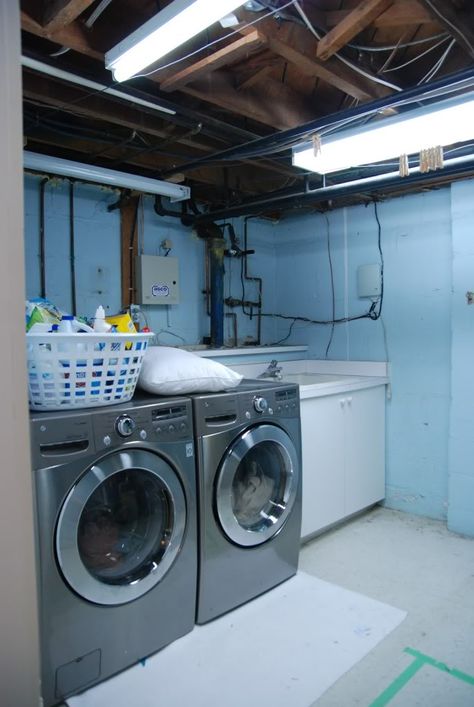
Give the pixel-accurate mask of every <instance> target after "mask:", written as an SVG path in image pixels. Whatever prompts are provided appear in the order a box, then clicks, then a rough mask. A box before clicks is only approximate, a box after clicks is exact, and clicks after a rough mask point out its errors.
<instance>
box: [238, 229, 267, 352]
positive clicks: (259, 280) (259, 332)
mask: <svg viewBox="0 0 474 707" xmlns="http://www.w3.org/2000/svg"><path fill="white" fill-rule="evenodd" d="M249 218H252V217H251V216H246V217H245V219H244V253H243V256H242V257H243V259H244V277H245V279H246V280H247V281H249V282H257V283H258V312H257V346H260V343H261V338H262V288H263V280H262V278H261V277H251V276H250V275H249V274H248V270H247V267H248V260H247V254H248V253H249V250H248V248H247V245H248V237H247V230H248V229H247V222H248V220H249Z"/></svg>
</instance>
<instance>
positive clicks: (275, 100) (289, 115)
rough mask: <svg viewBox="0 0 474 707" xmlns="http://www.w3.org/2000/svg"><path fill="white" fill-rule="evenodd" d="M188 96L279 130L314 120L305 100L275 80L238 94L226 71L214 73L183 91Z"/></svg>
mask: <svg viewBox="0 0 474 707" xmlns="http://www.w3.org/2000/svg"><path fill="white" fill-rule="evenodd" d="M183 91H184V92H185V93H188V94H189V95H191V96H195V97H196V98H199V99H200V100H202V101H206V102H208V103H213V104H214V105H217V106H220V107H221V108H225V109H226V110H228V111H230V112H234V113H239V114H240V115H245V116H246V117H247V118H251V119H252V120H256V121H258V122H260V123H263V124H264V125H271V126H272V127H274V128H278V129H279V130H285V129H286V128H293V127H295V126H296V125H301V124H302V123H307V122H308V121H309V120H312V118H313V117H314V113H313V111H312V110H311V109H310V108H309V106H308V104H307V103H306V101H305V97H304V96H302V95H301V94H300V93H298V92H297V91H295V90H293V89H292V88H290V87H289V86H287V85H286V84H284V83H281V82H280V81H276V80H275V79H270V78H267V80H266V81H265V82H264V83H263V84H259V85H258V87H257V86H252V87H251V88H250V89H247V90H236V89H235V88H234V86H233V83H232V77H231V76H230V75H229V73H228V72H226V71H225V70H223V69H218V70H217V71H214V72H212V73H211V74H210V75H209V76H206V77H204V78H202V79H200V80H199V81H195V82H194V83H192V84H189V85H188V86H185V87H184V88H183Z"/></svg>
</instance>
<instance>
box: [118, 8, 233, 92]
mask: <svg viewBox="0 0 474 707" xmlns="http://www.w3.org/2000/svg"><path fill="white" fill-rule="evenodd" d="M244 2H245V0H174V1H173V2H171V3H170V4H169V5H167V6H166V7H165V8H163V10H161V11H160V12H159V13H158V14H157V15H155V16H154V17H152V18H151V19H150V20H148V22H145V24H144V25H142V26H141V27H139V28H138V29H137V30H136V31H135V32H133V33H132V34H131V35H129V36H128V37H126V38H125V39H124V40H122V41H121V42H119V43H118V44H117V45H116V46H115V47H113V48H112V49H111V50H110V51H108V52H107V53H106V55H105V66H106V68H107V69H110V70H111V71H112V72H113V76H114V79H115V80H116V81H126V80H127V79H129V78H131V77H132V76H134V75H135V74H137V73H138V72H139V71H141V70H142V69H144V68H146V67H147V66H150V64H153V63H154V62H155V61H157V59H160V58H161V57H162V56H165V54H168V53H169V52H170V51H172V50H173V49H176V47H179V46H180V45H181V44H184V42H187V41H188V40H189V39H191V37H194V36H195V35H196V34H199V32H202V31H203V30H205V29H206V28H207V27H209V26H210V25H212V24H214V22H217V21H218V20H220V19H221V17H225V16H226V15H228V14H229V13H230V12H233V11H234V10H235V9H236V8H238V7H240V5H243V4H244Z"/></svg>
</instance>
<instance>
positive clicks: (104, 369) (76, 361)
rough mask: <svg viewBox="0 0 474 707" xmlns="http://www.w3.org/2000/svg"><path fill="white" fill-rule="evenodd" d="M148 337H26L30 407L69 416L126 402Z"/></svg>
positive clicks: (96, 335) (62, 334)
mask: <svg viewBox="0 0 474 707" xmlns="http://www.w3.org/2000/svg"><path fill="white" fill-rule="evenodd" d="M153 336H154V335H153V334H152V333H146V334H145V333H140V334H64V333H53V334H33V333H28V334H27V335H26V348H27V360H28V393H29V399H30V407H31V408H32V409H33V410H69V409H75V408H80V407H98V406H101V405H113V404H115V403H124V402H127V401H128V400H130V399H131V397H132V396H133V393H134V391H135V386H136V384H137V380H138V375H139V373H140V367H141V365H142V361H143V356H144V355H145V351H146V349H147V346H148V342H149V340H150V339H151V338H152V337H153Z"/></svg>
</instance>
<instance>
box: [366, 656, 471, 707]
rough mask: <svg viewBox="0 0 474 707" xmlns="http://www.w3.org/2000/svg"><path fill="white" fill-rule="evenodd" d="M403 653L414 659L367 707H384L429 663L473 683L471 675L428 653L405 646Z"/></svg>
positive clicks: (459, 678) (469, 683)
mask: <svg viewBox="0 0 474 707" xmlns="http://www.w3.org/2000/svg"><path fill="white" fill-rule="evenodd" d="M404 653H408V655H411V656H413V658H414V659H415V660H414V661H413V663H411V664H410V665H409V666H408V668H405V670H404V671H403V672H402V673H400V675H399V676H398V677H396V678H395V680H394V681H393V682H391V683H390V685H389V686H388V687H387V688H385V690H384V691H383V692H382V693H381V694H380V695H379V696H378V697H377V698H376V699H375V700H374V701H373V702H371V704H370V705H369V707H384V706H385V705H386V704H388V703H389V702H390V700H392V699H393V698H394V697H395V695H396V694H397V693H398V692H400V690H401V689H402V688H403V687H405V685H406V684H407V682H409V681H410V680H411V679H412V677H413V676H414V675H416V673H417V672H418V671H419V670H420V669H421V668H423V666H425V665H430V666H431V667H432V668H437V669H438V670H441V671H443V672H444V673H448V674H449V675H452V676H453V677H454V678H457V679H458V680H462V681H463V682H467V683H468V685H474V676H473V675H468V674H467V673H463V672H462V670H458V669H457V668H450V667H449V666H448V665H446V663H442V662H441V661H439V660H435V659H434V658H431V656H429V655H425V654H424V653H420V651H416V650H415V649H414V648H405V650H404Z"/></svg>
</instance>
